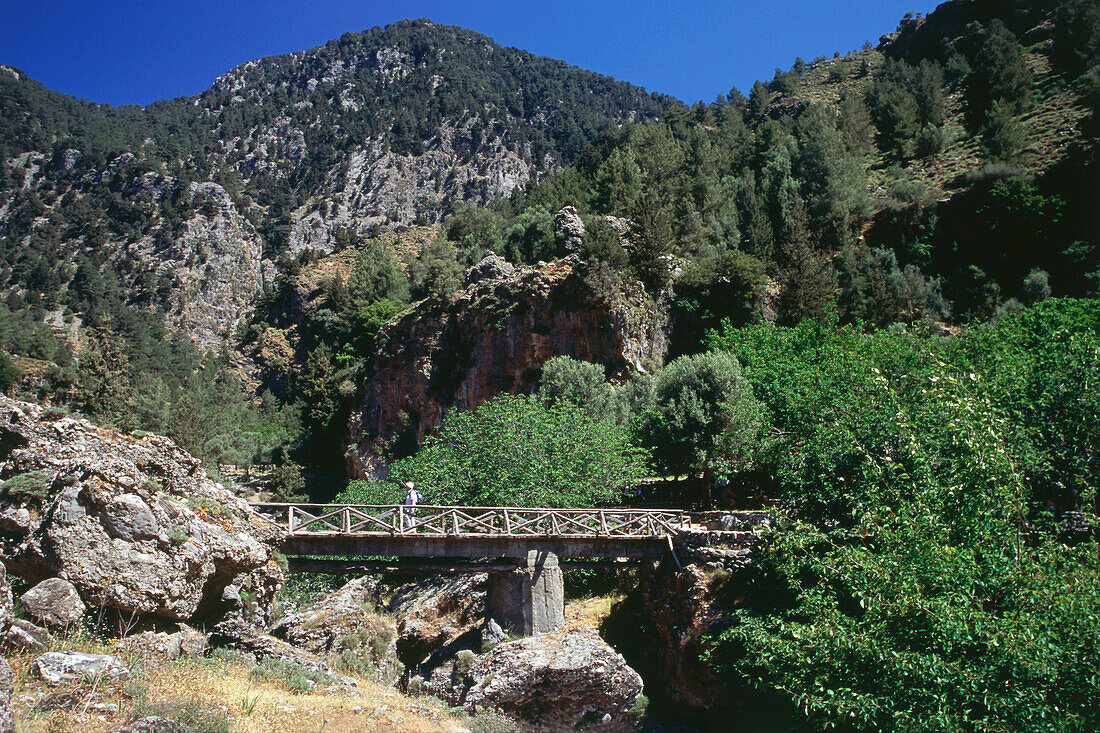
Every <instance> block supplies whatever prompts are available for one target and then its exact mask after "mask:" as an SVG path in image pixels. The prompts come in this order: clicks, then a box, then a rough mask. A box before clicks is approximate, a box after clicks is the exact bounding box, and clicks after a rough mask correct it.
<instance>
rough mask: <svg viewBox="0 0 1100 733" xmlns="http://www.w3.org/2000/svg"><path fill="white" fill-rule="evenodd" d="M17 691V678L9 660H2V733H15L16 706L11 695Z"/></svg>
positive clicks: (0, 718)
mask: <svg viewBox="0 0 1100 733" xmlns="http://www.w3.org/2000/svg"><path fill="white" fill-rule="evenodd" d="M14 689H15V676H14V675H13V674H12V671H11V665H9V664H8V662H7V660H5V659H0V733H15V706H14V705H13V704H12V700H11V693H12V691H13V690H14Z"/></svg>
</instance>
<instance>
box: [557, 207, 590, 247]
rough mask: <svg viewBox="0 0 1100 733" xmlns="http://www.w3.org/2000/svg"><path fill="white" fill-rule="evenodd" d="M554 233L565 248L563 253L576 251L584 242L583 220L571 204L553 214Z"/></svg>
mask: <svg viewBox="0 0 1100 733" xmlns="http://www.w3.org/2000/svg"><path fill="white" fill-rule="evenodd" d="M554 233H555V234H556V235H557V237H558V241H559V242H560V243H561V247H562V249H563V250H565V252H564V254H568V253H570V252H576V251H577V250H579V249H580V248H581V245H582V244H584V222H583V221H581V215H580V214H578V213H577V209H576V208H575V207H573V206H566V207H565V208H563V209H562V210H561V211H559V212H558V213H557V214H555V215H554Z"/></svg>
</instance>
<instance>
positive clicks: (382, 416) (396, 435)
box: [346, 262, 671, 478]
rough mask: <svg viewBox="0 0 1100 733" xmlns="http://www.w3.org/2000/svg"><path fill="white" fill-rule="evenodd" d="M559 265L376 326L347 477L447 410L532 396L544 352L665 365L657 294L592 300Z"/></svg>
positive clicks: (621, 375) (377, 472)
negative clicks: (499, 398) (654, 298)
mask: <svg viewBox="0 0 1100 733" xmlns="http://www.w3.org/2000/svg"><path fill="white" fill-rule="evenodd" d="M591 295H592V294H591V290H590V289H589V288H588V286H587V285H586V284H585V282H584V280H583V278H581V277H580V276H579V275H578V274H576V273H574V271H573V269H572V267H571V266H570V265H569V264H567V263H565V262H557V263H551V264H549V265H546V266H544V267H542V268H522V269H520V270H519V271H518V272H517V273H516V275H515V276H513V277H510V278H504V279H487V280H482V281H480V282H477V283H475V284H473V285H471V286H470V287H468V288H467V289H466V290H465V291H464V292H463V293H462V294H461V295H460V296H459V297H458V298H457V300H455V302H454V303H452V304H448V305H439V304H433V303H430V302H428V301H424V302H422V303H420V304H419V305H417V306H416V307H415V308H413V309H412V311H411V312H409V313H408V314H407V315H405V316H403V317H402V318H400V319H398V320H397V321H396V322H394V323H391V324H389V325H387V326H385V327H384V328H382V330H381V331H380V332H379V335H378V343H379V348H378V351H377V353H375V354H374V355H373V356H372V357H371V359H370V361H369V362H368V365H367V368H366V371H365V377H364V381H363V384H362V385H361V387H360V389H359V392H358V395H359V397H358V400H359V401H358V404H357V405H355V406H354V408H353V409H352V412H351V416H350V421H349V426H348V434H347V441H348V450H347V451H346V455H347V457H348V458H347V460H348V472H349V475H351V476H353V477H355V478H370V477H375V478H377V477H380V476H383V475H384V474H385V472H386V470H387V466H386V465H385V464H384V463H383V461H382V459H381V458H380V456H382V455H384V451H382V450H380V448H381V447H382V446H384V445H391V444H393V443H394V442H405V443H408V444H411V445H420V444H422V443H423V441H424V438H425V436H427V435H428V434H430V433H431V432H432V431H433V430H434V429H435V428H436V427H438V425H439V423H440V422H441V421H442V419H443V414H444V413H445V412H446V411H448V410H451V409H455V410H472V409H474V408H476V407H477V406H478V405H480V404H482V403H483V402H485V401H486V400H488V399H490V398H491V397H494V396H496V395H497V394H500V393H502V392H505V393H510V394H528V393H530V392H532V391H533V390H534V389H535V387H536V385H537V383H538V380H539V377H540V375H541V370H542V365H543V364H545V363H546V362H547V361H548V360H549V359H551V358H552V357H555V356H560V355H562V354H568V355H570V356H572V357H574V358H576V359H581V360H583V361H591V362H595V363H599V364H604V365H606V366H607V368H608V372H609V375H610V376H611V377H612V378H614V379H616V380H620V379H625V378H627V377H629V375H630V374H632V373H637V372H648V371H652V370H653V369H654V368H656V367H657V366H658V365H660V364H661V363H663V361H664V358H665V355H666V353H667V352H668V347H669V334H670V329H671V318H670V314H669V308H668V304H667V303H666V302H664V301H663V300H662V301H660V302H658V304H657V306H656V308H654V307H652V306H651V304H649V303H648V296H645V297H639V296H638V295H637V294H635V293H630V292H626V291H623V292H621V293H619V295H618V296H617V297H616V298H614V301H615V302H614V303H609V302H606V301H604V300H600V301H599V302H595V301H593V299H592V297H591Z"/></svg>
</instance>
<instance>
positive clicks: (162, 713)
mask: <svg viewBox="0 0 1100 733" xmlns="http://www.w3.org/2000/svg"><path fill="white" fill-rule="evenodd" d="M147 716H155V717H158V718H167V719H168V720H175V721H176V722H179V723H183V724H184V725H187V726H190V727H191V728H192V729H194V730H195V732H196V733H229V716H228V715H227V714H226V713H225V712H223V711H221V710H218V709H217V708H213V707H210V706H209V705H207V704H206V703H205V702H203V701H202V700H188V701H186V702H182V701H175V700H173V701H169V702H141V703H138V705H137V706H135V707H134V712H133V717H134V718H144V717H147Z"/></svg>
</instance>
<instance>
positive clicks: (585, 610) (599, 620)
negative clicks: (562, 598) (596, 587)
mask: <svg viewBox="0 0 1100 733" xmlns="http://www.w3.org/2000/svg"><path fill="white" fill-rule="evenodd" d="M623 598H624V596H623V595H621V594H615V595H607V596H596V597H595V598H586V599H584V600H583V601H577V602H576V603H569V604H566V606H565V626H563V627H562V630H563V631H573V630H575V629H582V628H589V629H599V628H600V626H602V625H603V622H604V620H605V619H606V618H607V617H608V616H609V615H610V614H611V607H612V606H614V605H615V604H616V603H618V602H619V601H621V600H622V599H623Z"/></svg>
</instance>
